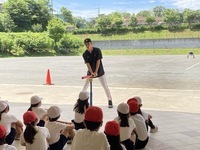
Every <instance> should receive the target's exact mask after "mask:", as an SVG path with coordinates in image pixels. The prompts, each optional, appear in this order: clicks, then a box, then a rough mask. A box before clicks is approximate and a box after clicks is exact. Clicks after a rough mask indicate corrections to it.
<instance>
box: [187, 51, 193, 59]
mask: <svg viewBox="0 0 200 150" xmlns="http://www.w3.org/2000/svg"><path fill="white" fill-rule="evenodd" d="M190 56H192V57H193V58H195V56H194V53H193V52H189V53H188V54H187V58H189V57H190Z"/></svg>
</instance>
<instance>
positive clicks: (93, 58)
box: [83, 47, 105, 77]
mask: <svg viewBox="0 0 200 150" xmlns="http://www.w3.org/2000/svg"><path fill="white" fill-rule="evenodd" d="M102 58H103V57H102V54H101V50H100V49H99V48H97V47H93V50H92V52H89V51H88V50H86V51H85V52H84V53H83V59H84V61H85V63H89V64H90V66H91V68H92V71H93V72H94V71H95V69H96V63H97V60H99V59H100V64H99V70H98V72H97V73H98V76H97V77H100V76H102V75H104V73H105V72H104V69H103V64H102V61H101V59H102ZM89 74H90V73H88V75H89Z"/></svg>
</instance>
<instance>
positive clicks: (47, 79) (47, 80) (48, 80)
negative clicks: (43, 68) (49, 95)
mask: <svg viewBox="0 0 200 150" xmlns="http://www.w3.org/2000/svg"><path fill="white" fill-rule="evenodd" d="M52 84H53V83H51V75H50V70H49V69H48V70H47V77H46V85H52Z"/></svg>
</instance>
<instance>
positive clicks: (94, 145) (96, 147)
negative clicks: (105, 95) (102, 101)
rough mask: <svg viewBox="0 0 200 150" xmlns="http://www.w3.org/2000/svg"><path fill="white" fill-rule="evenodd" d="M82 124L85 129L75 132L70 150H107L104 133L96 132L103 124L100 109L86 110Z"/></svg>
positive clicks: (107, 144) (93, 107) (108, 146)
mask: <svg viewBox="0 0 200 150" xmlns="http://www.w3.org/2000/svg"><path fill="white" fill-rule="evenodd" d="M84 123H85V125H86V129H80V130H78V131H77V132H76V134H75V136H74V139H73V141H72V146H71V150H109V149H110V145H109V143H108V140H107V138H106V135H105V134H104V133H101V132H98V131H99V128H100V127H101V126H102V123H103V112H102V110H101V108H99V107H96V106H91V107H89V108H88V109H87V110H86V113H85V119H84Z"/></svg>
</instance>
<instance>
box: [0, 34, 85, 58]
mask: <svg viewBox="0 0 200 150" xmlns="http://www.w3.org/2000/svg"><path fill="white" fill-rule="evenodd" d="M57 45H58V46H57V49H56V50H54V41H53V39H51V38H49V36H48V33H33V32H23V33H1V34H0V54H3V55H13V56H31V55H41V54H45V53H46V54H50V55H51V54H52V55H55V54H68V53H78V52H79V51H80V50H81V48H82V46H83V44H82V41H81V40H80V39H78V38H76V37H75V36H73V35H71V34H65V35H64V36H63V38H62V39H61V40H60V41H59V42H58V43H57Z"/></svg>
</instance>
